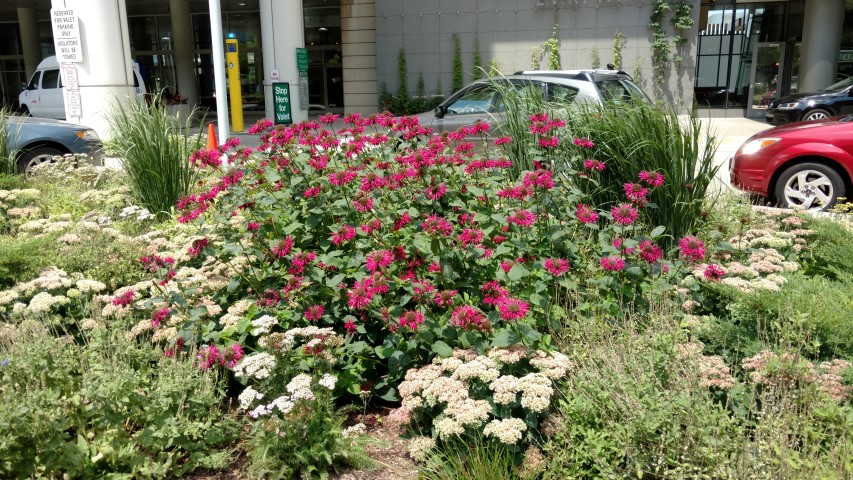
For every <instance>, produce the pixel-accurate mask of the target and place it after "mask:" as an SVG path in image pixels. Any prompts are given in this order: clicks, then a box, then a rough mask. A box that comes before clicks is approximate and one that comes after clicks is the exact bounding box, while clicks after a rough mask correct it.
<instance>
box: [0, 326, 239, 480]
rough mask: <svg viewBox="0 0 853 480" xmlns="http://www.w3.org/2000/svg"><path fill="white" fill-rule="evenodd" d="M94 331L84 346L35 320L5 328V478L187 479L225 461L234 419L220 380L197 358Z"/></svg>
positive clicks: (1, 442)
mask: <svg viewBox="0 0 853 480" xmlns="http://www.w3.org/2000/svg"><path fill="white" fill-rule="evenodd" d="M125 328H126V325H115V326H114V327H95V329H93V330H88V331H87V333H86V334H85V336H84V337H83V338H85V340H84V341H82V343H76V342H74V341H69V340H68V338H55V337H53V336H51V335H50V333H49V332H48V331H47V330H46V329H45V328H44V327H42V326H41V325H39V323H38V322H34V321H31V320H26V321H25V322H24V323H22V324H21V325H20V326H19V327H12V326H9V325H0V330H2V332H3V334H4V335H3V336H2V337H0V358H3V359H4V362H3V364H2V365H3V366H2V367H0V401H2V402H3V403H4V405H8V406H13V407H12V408H3V409H2V410H0V430H2V431H3V432H4V433H3V436H2V438H0V472H2V475H3V476H4V477H6V478H28V477H31V476H46V477H55V476H62V475H66V476H68V477H72V478H96V477H103V476H107V475H118V474H124V475H127V476H130V477H135V478H139V477H166V476H177V477H180V476H183V475H185V474H188V473H189V472H192V471H193V470H196V469H199V468H221V467H224V466H225V465H227V464H228V462H229V459H230V453H229V451H228V450H226V449H225V447H226V445H227V444H229V443H230V442H232V441H234V440H235V439H236V434H237V432H236V429H235V424H234V422H233V421H232V420H231V419H230V418H229V417H227V416H224V415H223V414H222V412H220V411H219V410H218V405H219V404H220V402H221V401H222V391H221V384H220V382H219V380H218V379H217V378H216V375H215V374H214V373H211V372H200V371H199V370H198V368H196V366H195V365H194V362H193V358H192V356H182V357H178V358H166V357H164V356H163V355H162V352H161V351H159V349H152V348H151V347H145V346H143V345H139V344H137V343H136V342H135V341H132V340H127V338H126V332H125V330H124V329H125Z"/></svg>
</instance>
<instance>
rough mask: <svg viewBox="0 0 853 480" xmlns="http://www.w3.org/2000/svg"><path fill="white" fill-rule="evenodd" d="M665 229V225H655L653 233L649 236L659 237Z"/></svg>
mask: <svg viewBox="0 0 853 480" xmlns="http://www.w3.org/2000/svg"><path fill="white" fill-rule="evenodd" d="M665 231H666V227H664V226H663V225H658V226H657V227H655V229H654V230H652V233H650V234H649V236H650V237H652V238H658V237H660V236H661V235H663V232H665Z"/></svg>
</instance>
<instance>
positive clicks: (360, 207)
mask: <svg viewBox="0 0 853 480" xmlns="http://www.w3.org/2000/svg"><path fill="white" fill-rule="evenodd" d="M352 206H353V207H355V209H356V210H357V211H359V212H369V211H370V209H372V208H373V199H372V198H370V197H368V196H366V195H359V196H357V197H356V198H355V200H353V201H352Z"/></svg>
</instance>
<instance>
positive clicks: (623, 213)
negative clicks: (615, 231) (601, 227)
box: [610, 203, 639, 226]
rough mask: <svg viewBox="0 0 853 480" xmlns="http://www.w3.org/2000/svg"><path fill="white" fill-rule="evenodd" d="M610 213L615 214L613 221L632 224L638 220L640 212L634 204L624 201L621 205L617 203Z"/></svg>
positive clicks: (620, 223)
mask: <svg viewBox="0 0 853 480" xmlns="http://www.w3.org/2000/svg"><path fill="white" fill-rule="evenodd" d="M610 214H611V215H613V221H614V222H616V223H618V224H619V225H626V226H627V225H631V224H632V223H634V221H635V220H637V217H638V216H639V213H637V209H636V208H634V206H633V205H631V204H628V203H622V204H620V205H616V206H614V207H613V209H611V210H610Z"/></svg>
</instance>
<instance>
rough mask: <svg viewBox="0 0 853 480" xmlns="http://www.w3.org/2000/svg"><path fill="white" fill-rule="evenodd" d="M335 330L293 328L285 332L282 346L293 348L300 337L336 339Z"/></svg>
mask: <svg viewBox="0 0 853 480" xmlns="http://www.w3.org/2000/svg"><path fill="white" fill-rule="evenodd" d="M336 336H337V335H336V334H335V329H334V328H320V327H313V326H312V327H302V328H291V329H290V330H288V331H286V332H284V340H283V344H282V348H291V347H293V345H295V344H296V339H297V338H299V337H302V338H313V337H321V338H326V337H336Z"/></svg>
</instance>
